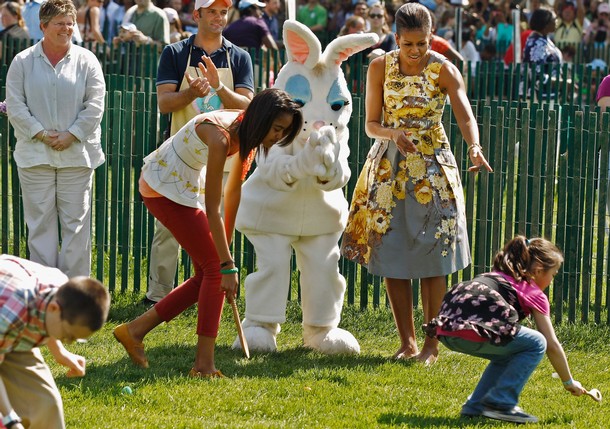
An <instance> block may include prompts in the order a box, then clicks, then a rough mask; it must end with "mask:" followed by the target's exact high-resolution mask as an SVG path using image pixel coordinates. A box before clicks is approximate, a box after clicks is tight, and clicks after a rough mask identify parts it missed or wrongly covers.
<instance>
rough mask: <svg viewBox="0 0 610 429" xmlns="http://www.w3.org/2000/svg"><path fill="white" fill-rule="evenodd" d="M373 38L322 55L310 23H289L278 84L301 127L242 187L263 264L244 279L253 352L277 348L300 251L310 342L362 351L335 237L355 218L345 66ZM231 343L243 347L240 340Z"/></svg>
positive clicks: (244, 222)
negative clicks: (293, 103)
mask: <svg viewBox="0 0 610 429" xmlns="http://www.w3.org/2000/svg"><path fill="white" fill-rule="evenodd" d="M376 41H377V35H375V34H373V33H368V34H354V35H349V36H342V37H339V38H337V39H335V40H333V41H332V42H331V43H330V44H329V45H328V47H327V48H326V49H325V51H324V53H322V49H321V45H320V42H319V40H318V39H317V38H316V36H315V35H314V34H313V33H312V32H311V31H310V30H309V29H308V28H307V27H306V26H304V25H302V24H300V23H299V22H297V21H293V20H287V21H286V22H285V23H284V44H285V46H286V51H287V61H288V62H287V63H286V64H285V65H284V66H283V68H282V69H281V70H280V73H279V74H278V76H277V79H276V82H275V85H274V86H275V87H276V88H282V89H284V90H285V91H287V92H288V93H290V94H291V95H292V96H293V98H294V99H295V100H299V101H300V102H302V103H303V116H304V123H303V128H302V131H301V132H300V134H299V135H298V136H297V138H296V139H295V140H294V141H293V142H292V144H290V145H289V146H286V147H279V146H277V145H275V146H273V147H272V148H271V150H270V151H269V153H268V155H267V156H266V157H265V156H264V155H263V154H259V156H258V157H257V168H256V170H255V171H254V172H253V174H252V176H251V177H250V178H248V180H247V181H246V182H245V183H244V185H243V188H242V193H241V195H242V197H241V203H240V207H239V211H238V213H237V219H236V228H237V229H238V230H239V231H241V232H242V233H244V234H245V235H246V237H247V238H248V239H249V240H250V242H251V243H252V244H253V246H254V249H255V251H256V264H257V270H256V271H255V272H254V273H251V274H250V275H248V277H247V278H246V281H245V288H246V313H245V319H244V322H243V328H244V333H245V336H246V339H247V342H248V346H249V348H250V350H258V351H275V350H276V349H277V343H276V336H277V334H278V333H279V332H280V325H279V324H280V323H282V322H284V321H285V320H286V301H287V298H288V289H289V287H290V280H291V278H290V258H291V254H292V249H294V250H295V254H296V262H297V268H298V269H299V271H300V285H301V305H302V310H303V339H304V344H305V346H306V347H310V348H312V349H315V350H318V351H320V352H323V353H327V354H333V353H359V352H360V346H359V344H358V341H357V340H356V338H354V336H353V335H352V334H351V333H349V332H347V331H345V330H343V329H340V328H338V327H337V326H338V325H339V321H340V317H341V309H342V308H343V296H344V293H345V279H344V278H343V276H342V275H341V274H340V273H339V268H338V261H339V247H338V241H339V238H340V237H341V233H342V232H343V229H344V228H345V223H346V220H347V214H348V204H347V200H346V199H345V196H344V194H343V191H342V189H341V188H342V187H343V186H344V185H345V184H346V183H347V181H348V180H349V177H350V170H349V166H348V163H347V157H348V155H349V147H348V139H349V132H348V128H347V125H348V121H349V120H350V116H351V114H352V106H351V96H350V91H349V88H348V85H347V82H346V81H345V77H344V75H343V72H342V71H341V68H340V65H341V63H342V62H343V61H345V60H346V59H347V58H348V57H349V56H350V55H352V54H354V53H356V52H359V51H361V50H363V49H366V48H367V47H369V46H371V45H373V44H375V43H376ZM291 248H292V249H291ZM233 347H234V348H239V347H241V346H240V343H239V341H238V340H236V341H235V343H234V344H233Z"/></svg>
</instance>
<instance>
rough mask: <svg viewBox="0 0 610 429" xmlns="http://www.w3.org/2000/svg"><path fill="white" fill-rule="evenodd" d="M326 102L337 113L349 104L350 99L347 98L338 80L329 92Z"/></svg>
mask: <svg viewBox="0 0 610 429" xmlns="http://www.w3.org/2000/svg"><path fill="white" fill-rule="evenodd" d="M348 95H349V94H348ZM326 102H327V103H328V104H329V106H330V108H331V109H332V110H333V111H335V112H338V111H339V110H341V109H343V108H344V107H345V106H347V105H348V104H349V97H347V96H346V94H345V91H343V90H342V88H341V85H339V81H338V80H335V81H334V82H333V84H332V86H331V87H330V91H328V96H327V97H326Z"/></svg>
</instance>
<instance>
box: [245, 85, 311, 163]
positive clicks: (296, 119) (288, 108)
mask: <svg viewBox="0 0 610 429" xmlns="http://www.w3.org/2000/svg"><path fill="white" fill-rule="evenodd" d="M283 113H288V114H290V115H292V126H291V127H290V128H289V129H288V130H287V133H286V136H285V137H284V138H283V139H282V140H281V141H280V142H278V144H279V145H280V146H286V145H288V144H290V143H291V142H292V141H293V140H294V138H295V137H296V136H297V134H298V133H299V131H300V130H301V127H302V125H303V113H302V112H301V105H300V104H299V103H297V102H296V101H294V100H293V99H292V97H291V96H290V94H288V93H287V92H286V91H284V90H282V89H278V88H269V89H265V90H263V91H261V92H259V93H258V94H256V95H255V96H254V98H253V99H252V101H251V102H250V104H249V105H248V108H247V109H246V111H245V113H244V119H243V120H242V122H241V125H240V126H239V131H238V135H239V156H240V157H241V159H242V160H245V159H246V158H248V155H249V154H250V152H251V151H252V150H253V149H255V148H257V147H259V146H260V145H261V143H262V142H263V140H264V139H265V137H266V136H267V133H268V132H269V130H270V129H271V126H272V125H273V121H275V119H276V118H277V117H278V116H279V115H280V114H283Z"/></svg>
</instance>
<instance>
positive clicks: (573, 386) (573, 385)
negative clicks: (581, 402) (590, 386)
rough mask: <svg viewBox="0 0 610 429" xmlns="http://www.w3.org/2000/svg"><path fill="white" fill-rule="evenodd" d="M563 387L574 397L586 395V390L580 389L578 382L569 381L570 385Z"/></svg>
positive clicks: (580, 385)
mask: <svg viewBox="0 0 610 429" xmlns="http://www.w3.org/2000/svg"><path fill="white" fill-rule="evenodd" d="M563 387H564V388H565V389H566V390H567V391H568V392H570V393H571V394H572V395H574V396H580V395H582V394H584V393H586V389H585V388H584V387H582V384H580V381H577V380H571V382H570V383H568V384H564V385H563Z"/></svg>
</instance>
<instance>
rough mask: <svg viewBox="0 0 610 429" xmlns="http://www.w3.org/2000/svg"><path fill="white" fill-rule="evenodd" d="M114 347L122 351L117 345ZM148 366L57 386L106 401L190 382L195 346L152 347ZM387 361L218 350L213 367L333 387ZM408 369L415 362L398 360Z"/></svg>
mask: <svg viewBox="0 0 610 429" xmlns="http://www.w3.org/2000/svg"><path fill="white" fill-rule="evenodd" d="M117 347H120V346H119V345H118V343H117ZM146 355H147V357H148V360H149V363H150V367H149V368H148V369H143V368H139V367H137V366H135V365H134V364H133V363H132V362H131V360H130V359H129V357H128V356H127V354H126V353H125V355H124V357H122V358H120V359H119V360H118V361H114V362H111V363H106V364H96V365H92V366H91V367H90V368H89V370H88V371H87V375H88V376H87V377H85V378H83V379H79V380H78V382H75V379H72V378H67V377H65V376H62V375H59V376H58V377H56V381H57V384H58V385H60V386H62V387H63V388H65V389H67V390H73V389H75V390H83V391H87V392H88V394H90V395H94V396H97V395H99V396H106V395H107V392H108V389H109V387H110V386H116V384H117V381H119V380H120V382H121V383H126V384H131V385H140V386H142V385H147V384H155V383H159V382H168V383H172V384H174V383H178V384H181V383H188V382H190V381H191V379H190V378H189V377H188V376H187V374H188V372H189V370H190V369H191V367H192V364H193V360H194V358H195V346H194V345H176V344H171V345H167V346H156V347H154V346H153V347H150V348H147V349H146ZM388 362H390V360H389V359H388V358H385V357H382V356H374V355H373V356H371V355H330V356H329V355H324V354H321V353H318V352H315V351H312V350H310V349H308V348H305V347H296V348H292V349H286V350H281V351H278V352H275V353H262V354H254V355H253V356H252V357H251V359H246V358H244V357H242V354H241V351H240V350H233V349H231V347H230V346H228V345H226V346H223V345H218V346H217V347H216V364H217V367H218V368H220V369H221V370H222V372H223V373H224V374H225V375H226V376H227V377H228V378H229V379H236V380H237V379H240V378H244V379H259V380H264V379H268V380H276V379H280V378H294V379H296V380H298V379H299V378H303V379H307V380H311V379H312V378H313V379H315V380H325V381H327V382H331V383H334V384H337V385H349V384H350V379H349V373H350V371H353V370H354V369H357V370H358V371H361V372H369V373H373V372H376V371H377V369H378V368H379V366H380V365H383V364H386V363H388ZM400 364H402V365H405V366H409V365H412V364H414V362H413V361H400Z"/></svg>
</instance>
